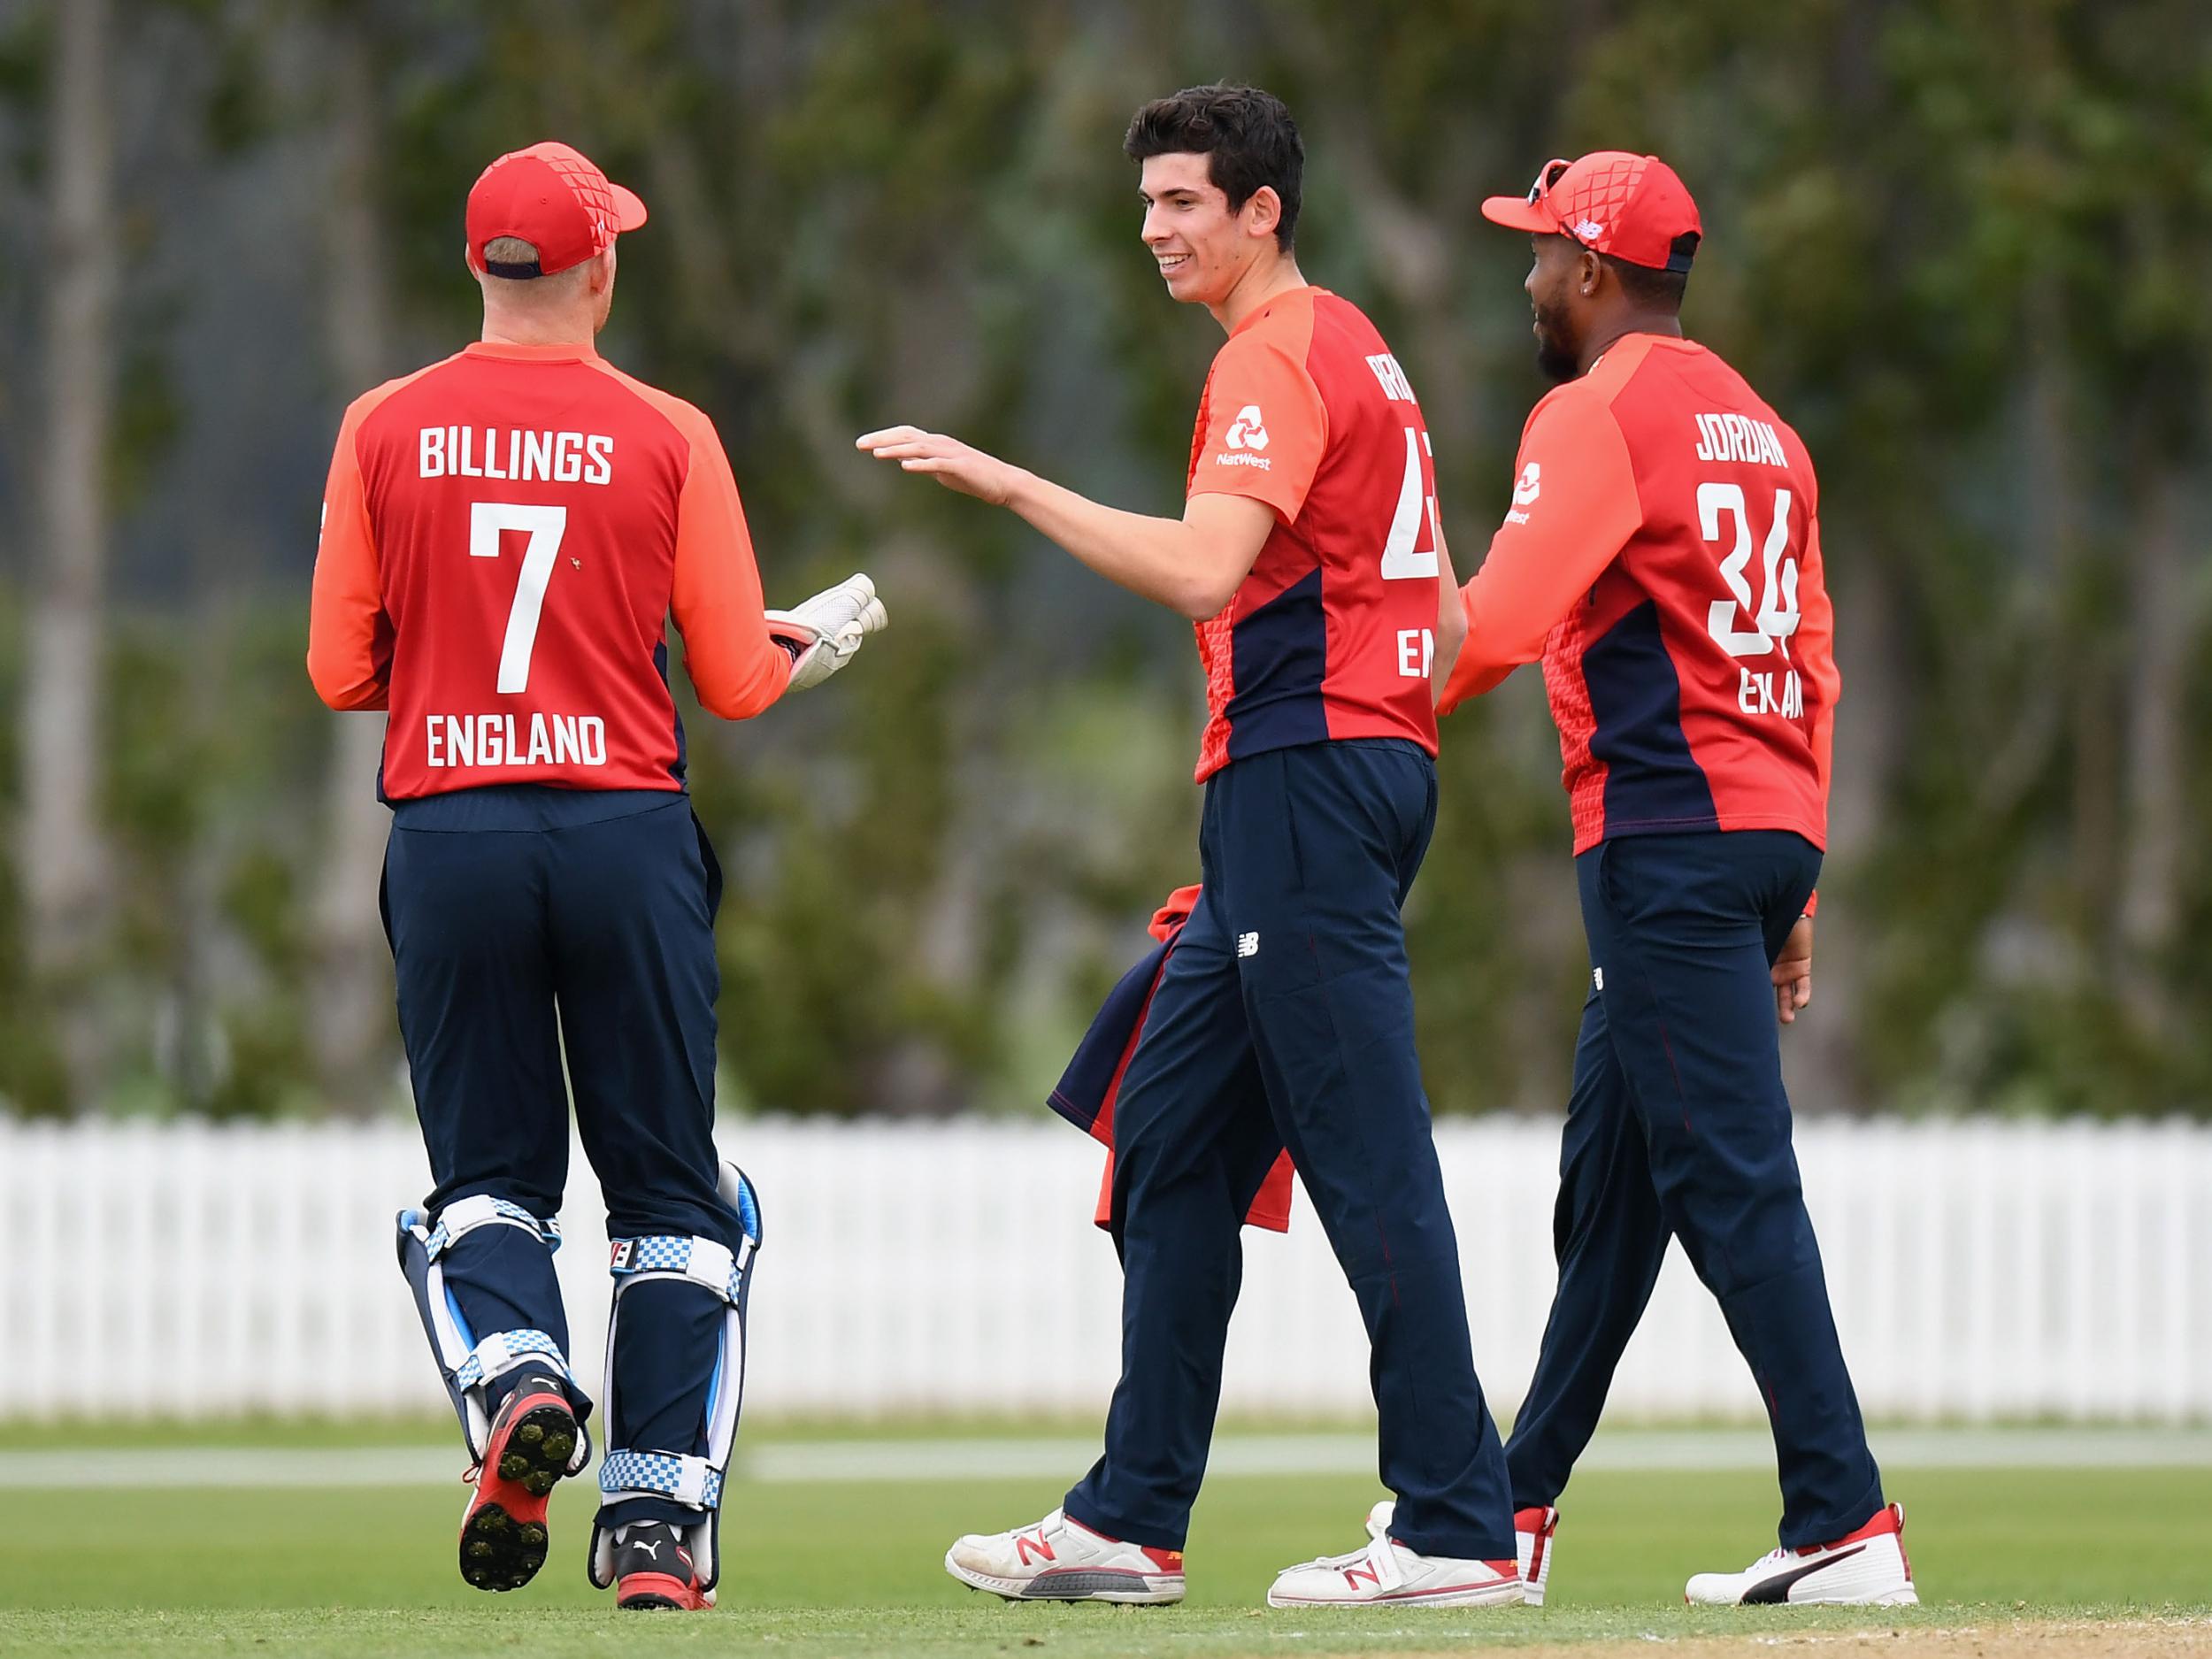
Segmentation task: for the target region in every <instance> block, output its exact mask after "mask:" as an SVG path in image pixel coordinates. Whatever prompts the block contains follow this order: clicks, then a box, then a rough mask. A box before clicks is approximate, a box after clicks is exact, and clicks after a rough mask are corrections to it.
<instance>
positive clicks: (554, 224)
mask: <svg viewBox="0 0 2212 1659" xmlns="http://www.w3.org/2000/svg"><path fill="white" fill-rule="evenodd" d="M643 223H645V204H644V203H642V202H641V201H640V200H638V197H637V193H636V192H635V191H634V190H626V189H624V188H622V187H621V186H620V185H618V184H612V183H610V182H609V181H608V179H607V175H606V174H605V173H602V172H600V171H599V169H598V168H597V167H596V166H595V165H593V163H592V161H591V158H590V157H588V156H586V155H584V154H583V152H582V151H580V150H574V149H572V148H571V147H570V146H568V145H566V144H560V143H543V144H533V145H531V146H530V148H529V149H527V150H511V151H509V152H508V153H507V154H506V155H503V156H502V157H500V158H499V159H498V160H497V161H495V162H494V163H492V165H490V166H488V167H487V168H485V169H484V171H483V173H482V174H481V176H480V177H479V178H478V179H477V180H476V183H475V184H474V186H473V187H472V188H471V189H470V190H469V208H468V237H469V257H470V259H471V260H472V261H473V262H474V263H475V265H477V266H478V268H479V269H480V270H483V271H485V272H488V273H489V274H491V275H493V276H496V277H536V276H551V275H553V274H554V273H556V272H560V271H565V270H567V269H568V268H569V267H570V266H571V265H580V264H581V263H582V262H583V261H584V260H586V259H588V258H590V257H592V255H594V254H595V253H597V252H599V251H600V250H603V248H605V247H606V246H607V244H608V243H610V242H612V241H613V240H614V239H615V237H616V235H617V234H619V233H620V232H623V231H626V230H635V229H636V228H637V227H639V226H641V225H642V224H643ZM500 236H514V237H518V238H519V239H520V240H522V241H524V242H528V243H530V244H531V245H532V246H534V248H536V249H537V250H538V257H537V258H536V260H535V261H534V262H532V263H528V264H515V263H512V262H505V263H502V262H497V261H490V260H487V259H486V258H485V257H484V248H485V244H487V243H488V242H491V241H493V240H494V239H495V238H496V237H500Z"/></svg>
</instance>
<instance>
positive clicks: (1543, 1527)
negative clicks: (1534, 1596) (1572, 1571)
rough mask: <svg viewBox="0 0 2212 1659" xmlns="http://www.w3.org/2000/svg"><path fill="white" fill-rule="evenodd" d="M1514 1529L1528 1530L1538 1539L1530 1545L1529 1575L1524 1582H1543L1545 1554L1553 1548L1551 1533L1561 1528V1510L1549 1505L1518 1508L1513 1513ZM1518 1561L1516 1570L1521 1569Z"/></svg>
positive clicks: (1515, 1564) (1531, 1535)
mask: <svg viewBox="0 0 2212 1659" xmlns="http://www.w3.org/2000/svg"><path fill="white" fill-rule="evenodd" d="M1513 1530H1514V1531H1515V1532H1526V1533H1527V1534H1528V1535H1529V1536H1530V1537H1532V1538H1533V1539H1534V1540H1536V1541H1535V1542H1534V1543H1533V1544H1532V1545H1530V1546H1529V1551H1528V1576H1527V1577H1526V1578H1524V1579H1523V1580H1522V1582H1523V1583H1524V1584H1541V1583H1542V1582H1543V1579H1544V1556H1545V1555H1547V1554H1548V1552H1549V1551H1550V1549H1551V1535H1552V1534H1553V1533H1554V1532H1557V1531H1558V1530H1559V1511H1558V1510H1556V1509H1552V1508H1551V1507H1550V1506H1549V1505H1546V1506H1544V1507H1542V1508H1533V1509H1517V1510H1516V1511H1514V1515H1513ZM1519 1566H1520V1563H1518V1562H1517V1561H1516V1563H1514V1570H1515V1571H1519Z"/></svg>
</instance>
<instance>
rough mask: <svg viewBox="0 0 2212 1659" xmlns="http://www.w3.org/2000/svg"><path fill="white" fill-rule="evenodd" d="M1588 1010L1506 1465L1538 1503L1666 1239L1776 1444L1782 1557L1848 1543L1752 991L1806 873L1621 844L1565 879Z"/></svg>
mask: <svg viewBox="0 0 2212 1659" xmlns="http://www.w3.org/2000/svg"><path fill="white" fill-rule="evenodd" d="M1575 871H1576V875H1577V878H1578V883H1579V885H1580V887H1581V892H1582V917H1583V925H1584V927H1585V929H1586V932H1587V933H1588V935H1589V941H1590V963H1591V970H1592V972H1591V979H1592V989H1591V992H1590V995H1589V1000H1588V1001H1587V1002H1585V1003H1584V1005H1583V1010H1582V1034H1581V1038H1580V1041H1579V1042H1578V1045H1577V1048H1576V1050H1575V1072H1574V1087H1573V1093H1572V1094H1571V1097H1570V1099H1569V1101H1568V1105H1567V1125H1566V1132H1565V1136H1564V1139H1563V1143H1562V1146H1561V1149H1560V1161H1559V1176H1560V1181H1559V1199H1558V1204H1557V1208H1556V1210H1555V1213H1554V1217H1553V1222H1552V1232H1553V1244H1554V1248H1555V1251H1556V1253H1557V1256H1558V1260H1559V1287H1558V1291H1557V1293H1556V1294H1555V1297H1554V1300H1553V1302H1552V1310H1551V1318H1550V1322H1549V1323H1548V1325H1546V1327H1545V1330H1544V1342H1543V1348H1542V1351H1541V1354H1540V1356H1539V1358H1538V1360H1537V1363H1536V1376H1535V1379H1534V1380H1533V1381H1532V1382H1531V1383H1530V1385H1529V1392H1528V1397H1527V1399H1526V1400H1525V1402H1524V1403H1523V1405H1522V1407H1521V1411H1520V1415H1519V1416H1518V1417H1517V1419H1516V1420H1515V1423H1514V1425H1513V1438H1512V1440H1511V1441H1510V1442H1509V1444H1508V1445H1507V1448H1506V1461H1507V1463H1509V1465H1510V1467H1511V1470H1512V1474H1513V1496H1514V1502H1515V1503H1516V1504H1517V1506H1520V1507H1528V1506H1531V1505H1538V1504H1549V1503H1552V1502H1554V1501H1555V1500H1556V1499H1557V1497H1558V1495H1559V1494H1560V1491H1561V1490H1562V1489H1563V1487H1564V1486H1566V1484H1567V1477H1568V1475H1569V1473H1570V1472H1571V1471H1572V1470H1573V1468H1574V1462H1575V1459H1576V1458H1577V1457H1578V1455H1580V1454H1581V1451H1582V1448H1584V1447H1585V1446H1586V1445H1587V1444H1588V1443H1589V1440H1590V1436H1591V1434H1592V1432H1594V1430H1595V1429H1596V1427H1597V1423H1598V1415H1599V1413H1600V1411H1601V1409H1603V1407H1604V1404H1605V1395H1606V1390H1607V1389H1608V1388H1609V1386H1610V1385H1611V1383H1612V1380H1613V1371H1614V1368H1615V1367H1616V1366H1617V1364H1618V1363H1619V1362H1620V1357H1621V1353H1622V1350H1623V1349H1624V1348H1626V1347H1627V1345H1628V1339H1629V1337H1630V1336H1631V1334H1632V1333H1633V1332H1634V1331H1635V1329H1636V1324H1637V1321H1638V1320H1639V1319H1640V1317H1642V1315H1643V1311H1644V1306H1645V1303H1646V1302H1648V1301H1649V1299H1650V1296H1651V1289H1652V1286H1653V1284H1654V1282H1655V1280H1656V1279H1658V1276H1659V1267H1660V1263H1661V1261H1662V1260H1663V1257H1664V1256H1665V1254H1666V1248H1667V1240H1668V1237H1669V1236H1670V1235H1672V1236H1673V1237H1676V1238H1678V1239H1680V1240H1682V1248H1683V1249H1684V1251H1685V1253H1686V1254H1687V1256H1689V1259H1690V1264H1691V1265H1692V1266H1693V1267H1694V1268H1695V1269H1696V1271H1697V1275H1698V1277H1699V1278H1700V1279H1702V1280H1703V1281H1704V1282H1705V1286H1706V1287H1707V1288H1708V1289H1709V1290H1710V1291H1711V1292H1712V1293H1713V1294H1714V1295H1715V1296H1716V1297H1717V1298H1718V1300H1719V1302H1720V1307H1721V1312H1722V1313H1723V1315H1724V1316H1725V1317H1726V1318H1727V1321H1728V1329H1729V1332H1730V1333H1731V1334H1732V1336H1733V1337H1734V1338H1735V1340H1736V1346H1737V1348H1739V1349H1740V1351H1741V1352H1742V1354H1743V1356H1744V1359H1745V1361H1746V1362H1747V1363H1748V1364H1749V1365H1750V1367H1751V1374H1752V1376H1753V1377H1754V1378H1755V1379H1756V1381H1757V1383H1758V1386H1759V1394H1760V1396H1761V1398H1762V1399H1763V1400H1764V1401H1765V1402H1766V1408H1767V1414H1768V1417H1769V1418H1770V1422H1771V1424H1772V1425H1773V1430H1774V1446H1775V1453H1776V1457H1777V1460H1778V1466H1779V1470H1780V1474H1781V1484H1782V1525H1781V1541H1782V1543H1783V1545H1784V1546H1785V1547H1786V1548H1804V1547H1807V1546H1809V1545H1814V1544H1822V1543H1827V1542H1829V1541H1831V1540H1835V1539H1838V1538H1841V1537H1843V1536H1844V1535H1845V1534H1846V1533H1847V1532H1853V1531H1855V1530H1856V1529H1857V1528H1858V1527H1860V1526H1862V1525H1864V1524H1865V1523H1866V1522H1867V1521H1868V1520H1870V1519H1871V1518H1872V1517H1873V1516H1874V1514H1875V1512H1876V1511H1877V1510H1878V1509H1880V1508H1881V1507H1882V1481H1881V1475H1880V1473H1879V1471H1877V1470H1876V1468H1875V1466H1874V1457H1873V1454H1872V1453H1871V1452H1870V1450H1869V1449H1868V1448H1867V1443H1866V1428H1865V1425H1864V1424H1863V1421H1862V1420H1861V1418H1860V1416H1859V1402H1858V1397H1857V1395H1856V1394H1855V1393H1854V1392H1853V1391H1852V1387H1851V1378H1850V1373H1849V1372H1848V1371H1846V1369H1845V1368H1844V1363H1843V1348H1842V1345H1841V1344H1840V1343H1839V1340H1837V1336H1836V1325H1835V1318H1834V1316H1833V1315H1832V1312H1831V1311H1830V1309H1829V1303H1828V1286H1827V1281H1826V1279H1824V1277H1823V1276H1822V1273H1821V1267H1820V1247H1819V1245H1818V1243H1817V1242H1816V1240H1815V1239H1814V1237H1813V1225H1812V1218H1811V1217H1809V1215H1807V1214H1806V1211H1805V1200H1804V1195H1803V1193H1802V1191H1801V1188H1800V1186H1799V1182H1798V1171H1797V1156H1796V1154H1795V1153H1794V1152H1793V1150H1792V1148H1791V1145H1790V1103H1789V1096H1788V1094H1786V1092H1785V1090H1784V1088H1783V1086H1782V1056H1781V1048H1780V1043H1779V1040H1778V1025H1777V1023H1776V1020H1775V1014H1774V987H1773V982H1772V979H1771V978H1770V975H1769V972H1768V970H1769V969H1770V967H1771V966H1772V964H1773V962H1774V959H1775V957H1776V956H1778V955H1779V954H1780V952H1781V949H1782V946H1783V944H1784V942H1785V941H1786V940H1787V939H1788V937H1789V933H1790V929H1791V928H1792V927H1793V926H1795V924H1796V922H1797V918H1798V917H1799V916H1800V915H1801V914H1802V912H1803V910H1804V907H1805V902H1806V899H1807V897H1808V895H1810V893H1811V892H1812V890H1813V884H1814V882H1815V881H1816V879H1817V878H1818V876H1819V874H1820V853H1819V850H1818V849H1816V848H1815V847H1814V846H1813V845H1812V843H1811V842H1810V841H1806V840H1805V839H1804V838H1803V837H1802V836H1800V835H1796V834H1793V833H1788V832H1786V831H1779V830H1735V831H1727V832H1722V831H1709V832H1705V833H1694V834H1678V835H1638V836H1624V837H1620V838H1618V839H1616V840H1612V841H1604V842H1601V844H1600V845H1598V846H1597V847H1594V848H1593V849H1590V850H1589V851H1588V852H1586V853H1584V854H1582V855H1581V856H1579V857H1578V858H1577V859H1576V861H1575Z"/></svg>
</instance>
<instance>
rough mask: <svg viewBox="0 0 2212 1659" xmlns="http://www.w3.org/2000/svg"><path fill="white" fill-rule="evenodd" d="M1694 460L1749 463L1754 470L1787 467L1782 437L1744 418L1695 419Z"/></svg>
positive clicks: (1702, 416)
mask: <svg viewBox="0 0 2212 1659" xmlns="http://www.w3.org/2000/svg"><path fill="white" fill-rule="evenodd" d="M1693 419H1695V420H1696V422H1697V458H1698V459H1699V460H1701V461H1749V462H1750V463H1752V465H1755V466H1787V465H1789V464H1790V463H1789V457H1787V456H1786V455H1784V454H1783V453H1782V434H1780V433H1778V432H1777V431H1775V429H1774V427H1773V426H1771V425H1770V424H1769V423H1768V422H1766V421H1763V420H1755V419H1752V418H1751V417H1750V416H1748V415H1697V416H1694V417H1693Z"/></svg>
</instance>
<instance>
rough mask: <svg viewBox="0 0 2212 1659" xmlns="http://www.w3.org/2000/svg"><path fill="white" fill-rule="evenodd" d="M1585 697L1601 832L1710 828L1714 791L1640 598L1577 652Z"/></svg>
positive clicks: (1652, 615) (1652, 608) (1652, 614)
mask: <svg viewBox="0 0 2212 1659" xmlns="http://www.w3.org/2000/svg"><path fill="white" fill-rule="evenodd" d="M1582 678H1583V683H1584V685H1585V686H1586V687H1587V688H1588V690H1589V694H1590V715H1591V718H1592V719H1593V720H1594V722H1595V726H1594V730H1593V731H1592V732H1591V733H1590V755H1591V757H1592V758H1593V759H1594V760H1601V761H1603V762H1605V763H1606V764H1607V765H1608V766H1609V767H1610V769H1611V770H1610V771H1609V772H1607V774H1606V779H1605V822H1606V826H1607V832H1608V833H1617V832H1619V831H1621V830H1623V829H1635V828H1642V829H1662V828H1663V829H1676V830H1694V829H1715V828H1717V827H1718V826H1719V824H1720V818H1719V815H1718V814H1717V812H1716V811H1715V810H1714V808H1713V786H1712V785H1711V783H1710V782H1709V781H1708V780H1707V779H1706V776H1705V768H1704V767H1702V766H1701V765H1699V764H1697V757H1696V756H1694V755H1693V754H1692V753H1691V752H1690V741H1689V739H1688V738H1686V737H1685V736H1684V735H1683V734H1682V680H1681V678H1680V676H1679V675H1678V674H1677V673H1676V672H1675V668H1674V658H1673V657H1670V656H1668V655H1667V642H1666V641H1665V639H1664V638H1663V637H1662V636H1661V634H1660V632H1659V607H1658V606H1657V605H1655V604H1654V603H1652V602H1651V601H1649V600H1646V601H1645V602H1644V603H1642V604H1640V605H1638V606H1637V607H1636V608H1635V609H1634V610H1633V611H1630V612H1629V613H1628V614H1627V615H1626V616H1624V617H1623V618H1621V619H1620V620H1619V621H1618V622H1616V623H1615V624H1614V625H1613V626H1611V627H1610V628H1609V629H1607V630H1606V632H1605V634H1603V636H1602V637H1601V638H1600V639H1598V640H1596V641H1594V642H1593V643H1592V644H1591V645H1590V647H1589V649H1587V650H1586V651H1585V652H1584V653H1583V655H1582Z"/></svg>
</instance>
